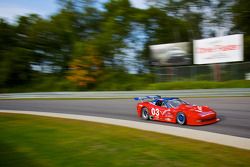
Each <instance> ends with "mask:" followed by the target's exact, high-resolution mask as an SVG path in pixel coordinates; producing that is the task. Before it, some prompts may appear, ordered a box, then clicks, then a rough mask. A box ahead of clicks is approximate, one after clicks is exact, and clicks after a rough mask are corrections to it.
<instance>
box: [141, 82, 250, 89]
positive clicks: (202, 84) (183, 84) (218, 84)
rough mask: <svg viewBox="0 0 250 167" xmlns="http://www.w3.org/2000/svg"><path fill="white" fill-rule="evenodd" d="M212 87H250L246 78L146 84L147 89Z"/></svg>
mask: <svg viewBox="0 0 250 167" xmlns="http://www.w3.org/2000/svg"><path fill="white" fill-rule="evenodd" d="M214 88H250V81H248V80H233V81H224V82H215V81H176V82H160V83H153V84H149V85H148V86H146V89H147V90H181V89H214Z"/></svg>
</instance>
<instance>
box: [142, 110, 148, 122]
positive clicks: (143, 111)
mask: <svg viewBox="0 0 250 167" xmlns="http://www.w3.org/2000/svg"><path fill="white" fill-rule="evenodd" d="M141 117H142V119H145V120H149V114H148V109H147V108H146V107H144V108H142V110H141Z"/></svg>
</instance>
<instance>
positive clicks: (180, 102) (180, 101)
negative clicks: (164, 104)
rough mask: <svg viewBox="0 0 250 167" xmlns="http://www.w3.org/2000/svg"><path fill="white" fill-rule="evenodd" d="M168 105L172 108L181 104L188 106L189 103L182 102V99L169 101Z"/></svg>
mask: <svg viewBox="0 0 250 167" xmlns="http://www.w3.org/2000/svg"><path fill="white" fill-rule="evenodd" d="M168 104H169V105H170V106H171V107H174V108H176V107H178V106H180V105H181V104H188V103H187V102H185V101H183V100H181V99H172V100H169V101H168Z"/></svg>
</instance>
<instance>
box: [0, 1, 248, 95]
mask: <svg viewBox="0 0 250 167" xmlns="http://www.w3.org/2000/svg"><path fill="white" fill-rule="evenodd" d="M58 3H59V4H60V10H59V11H58V12H57V13H56V14H53V15H52V16H50V17H49V18H42V17H40V16H39V15H36V14H29V15H25V16H20V17H19V18H18V19H17V21H16V22H15V23H8V21H6V20H4V19H0V88H2V89H1V90H2V91H5V90H4V89H3V88H8V89H11V88H15V87H19V86H27V85H30V86H31V87H33V86H34V85H39V84H41V83H42V82H49V84H48V85H49V86H47V87H46V88H45V89H48V90H49V88H50V85H52V84H55V83H59V82H60V81H63V84H62V85H63V86H62V87H61V88H60V89H64V88H67V89H68V88H73V87H74V88H77V89H84V90H88V89H96V88H98V85H99V84H100V83H103V84H104V85H105V84H106V85H112V84H113V82H117V83H119V85H121V84H123V83H124V82H128V81H129V80H130V81H131V82H132V81H133V82H137V80H133V79H132V78H134V75H133V76H132V75H131V74H130V73H131V71H129V70H130V69H129V68H131V67H132V68H133V73H136V76H137V77H139V76H147V77H148V78H149V79H152V76H149V74H150V72H151V70H152V69H151V67H150V62H149V59H150V58H149V56H150V51H149V47H148V46H149V45H152V44H161V43H173V42H185V41H192V40H193V39H200V38H202V37H204V36H205V37H209V36H215V35H216V33H217V31H216V29H214V28H217V29H219V28H221V27H224V28H225V29H226V31H227V34H230V33H231V34H233V33H244V36H245V60H247V61H248V60H249V59H250V28H249V24H248V20H249V18H250V11H249V9H250V8H249V7H250V3H249V2H248V1H247V0H229V1H228V0H222V1H214V0H180V1H171V0H169V1H166V0H156V1H155V0H154V1H151V0H147V5H148V6H149V7H148V8H147V9H138V8H135V7H133V6H132V5H131V3H130V1H129V0H107V1H105V2H103V3H101V2H98V1H97V0H58ZM204 11H207V12H208V13H204ZM209 27H210V28H209ZM131 57H132V60H131ZM131 77H132V78H131ZM148 78H147V79H148ZM50 79H51V80H50ZM144 79H145V78H144ZM144 79H141V80H142V82H144ZM49 80H50V81H49ZM146 82H148V80H147V81H146ZM149 82H150V81H149ZM30 83H32V84H30ZM104 87H105V86H104ZM101 88H102V87H100V89H101Z"/></svg>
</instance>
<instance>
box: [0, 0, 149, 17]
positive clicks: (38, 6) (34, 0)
mask: <svg viewBox="0 0 250 167" xmlns="http://www.w3.org/2000/svg"><path fill="white" fill-rule="evenodd" d="M144 1H145V0H130V2H131V3H132V5H133V6H134V7H137V8H146V5H145V3H144ZM58 9H59V5H58V2H57V0H0V17H1V18H4V19H7V20H8V21H9V22H15V20H16V18H17V17H18V16H20V15H26V14H29V13H36V14H39V15H41V16H42V17H44V18H46V17H48V16H50V15H52V14H54V13H56V12H57V11H58Z"/></svg>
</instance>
